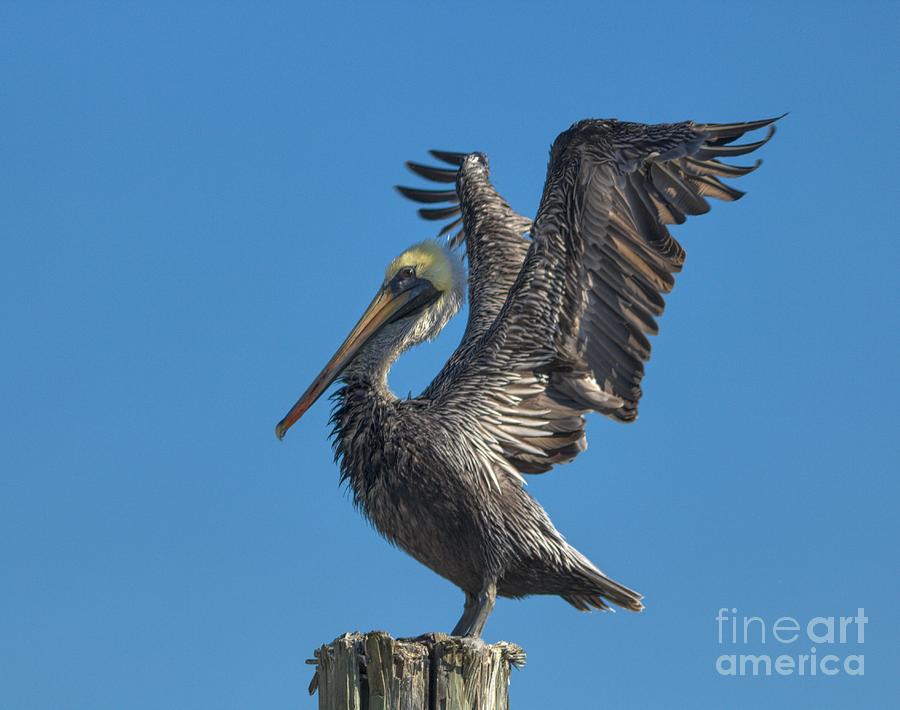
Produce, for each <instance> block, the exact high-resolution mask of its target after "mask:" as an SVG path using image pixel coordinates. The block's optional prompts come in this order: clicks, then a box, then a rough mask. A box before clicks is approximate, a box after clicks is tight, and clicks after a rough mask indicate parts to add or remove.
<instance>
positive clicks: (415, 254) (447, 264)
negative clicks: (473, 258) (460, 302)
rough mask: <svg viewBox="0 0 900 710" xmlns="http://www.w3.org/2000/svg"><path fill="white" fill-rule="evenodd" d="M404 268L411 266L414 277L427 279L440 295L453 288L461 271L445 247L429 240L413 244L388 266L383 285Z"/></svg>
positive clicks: (457, 261)
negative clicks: (413, 270)
mask: <svg viewBox="0 0 900 710" xmlns="http://www.w3.org/2000/svg"><path fill="white" fill-rule="evenodd" d="M406 266H412V267H413V268H414V269H415V270H416V276H418V277H419V278H421V279H428V280H429V281H430V282H431V283H432V285H433V286H434V287H435V288H436V289H437V290H438V291H441V292H442V293H446V292H448V291H451V290H452V289H453V288H454V286H455V285H456V283H457V282H458V280H459V275H460V273H461V270H462V269H461V265H460V264H459V260H458V259H455V258H454V256H453V255H452V254H450V252H449V251H448V250H447V249H446V248H445V247H443V246H441V245H440V244H438V243H437V242H435V241H431V240H428V241H424V242H420V243H419V244H414V245H413V246H411V247H410V248H409V249H407V250H406V251H405V252H403V253H402V254H401V255H400V256H398V257H397V258H396V259H394V260H393V261H392V262H391V263H390V264H388V267H387V269H385V271H384V281H385V283H388V282H389V281H390V280H391V279H392V278H394V275H395V274H396V273H397V272H398V271H400V269H402V268H404V267H406Z"/></svg>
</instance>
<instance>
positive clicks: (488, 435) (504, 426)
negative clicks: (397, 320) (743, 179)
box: [426, 119, 777, 475]
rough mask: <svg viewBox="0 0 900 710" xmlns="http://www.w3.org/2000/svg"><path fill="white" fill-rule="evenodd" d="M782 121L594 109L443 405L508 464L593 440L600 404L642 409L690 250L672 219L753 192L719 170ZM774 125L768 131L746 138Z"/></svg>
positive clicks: (459, 363) (553, 157) (617, 410)
mask: <svg viewBox="0 0 900 710" xmlns="http://www.w3.org/2000/svg"><path fill="white" fill-rule="evenodd" d="M775 120H777V119H768V120H762V121H752V122H748V123H733V124H694V123H692V122H685V123H677V124H663V125H653V126H651V125H644V124H637V123H624V122H619V121H615V120H587V121H581V122H579V123H576V124H575V125H573V126H572V127H571V128H570V129H569V130H567V131H566V132H564V133H562V134H561V135H560V136H559V137H558V138H557V139H556V141H555V142H554V144H553V147H552V149H551V152H550V162H549V166H548V170H547V180H546V183H545V186H544V192H543V197H542V198H541V204H540V208H539V210H538V215H537V217H536V219H535V221H534V224H533V226H532V228H531V236H532V241H531V243H530V245H529V248H528V252H527V254H526V256H525V260H524V263H523V264H522V267H521V269H520V270H519V272H518V274H517V276H516V279H515V282H514V283H513V285H512V287H511V288H509V289H508V295H507V298H506V300H505V302H504V304H503V306H502V308H501V309H500V311H499V313H498V314H497V315H496V317H495V318H494V319H493V321H492V323H491V324H490V326H489V327H487V328H486V329H484V330H481V331H480V334H479V335H478V336H477V340H475V341H473V343H471V344H470V345H469V347H468V348H467V349H466V351H465V352H464V353H463V356H462V357H458V358H455V359H453V358H451V361H450V362H448V364H447V366H446V367H445V368H444V370H443V371H442V372H441V373H440V374H439V375H438V377H437V378H436V379H435V381H434V382H433V383H432V385H431V386H430V387H429V389H428V390H427V391H426V396H427V397H429V398H430V399H432V400H433V402H434V403H435V404H436V405H438V406H440V408H441V412H442V415H444V416H448V417H456V418H462V419H464V420H465V421H464V422H463V424H464V426H465V427H466V428H464V430H466V431H471V432H473V433H474V435H473V439H478V441H479V442H480V443H479V444H478V446H480V447H481V452H482V453H483V455H484V456H487V457H489V458H490V459H491V461H492V462H493V464H494V468H495V469H505V470H506V471H508V472H510V473H513V474H516V475H518V473H519V472H522V473H540V472H544V471H547V470H549V469H550V468H551V467H552V466H553V465H554V464H556V463H559V462H562V461H567V460H570V459H571V458H573V457H574V456H575V455H577V454H578V452H579V451H582V450H583V449H584V448H585V445H586V444H585V438H584V419H583V417H582V415H583V414H584V413H586V412H588V411H592V410H593V411H599V412H601V413H603V414H605V415H607V416H610V417H612V418H614V419H617V420H620V421H626V422H627V421H632V420H634V419H635V418H636V417H637V408H638V402H639V400H640V398H641V386H640V383H641V379H642V377H643V375H644V363H645V362H646V361H647V360H648V359H649V357H650V342H649V340H648V337H647V336H648V335H653V334H656V333H657V330H658V329H657V323H656V319H657V318H658V317H659V316H660V315H661V314H662V312H663V308H664V305H665V304H664V301H663V295H664V294H666V293H668V292H669V291H670V290H671V289H672V287H673V285H674V275H675V274H676V273H677V272H678V271H680V269H681V266H682V264H683V262H684V258H685V253H684V250H683V249H682V247H681V245H680V244H679V243H678V242H677V241H676V240H675V239H674V238H673V237H672V236H671V235H670V234H669V231H668V229H667V225H670V224H680V223H682V222H684V221H685V219H686V216H688V215H697V214H702V213H704V212H707V211H708V210H709V204H708V203H707V201H706V198H707V197H715V198H717V199H720V200H725V201H733V200H736V199H738V198H739V197H741V195H742V194H743V193H741V192H739V191H737V190H735V189H733V188H732V187H729V186H728V185H726V184H725V183H723V182H722V181H721V180H720V178H723V177H740V176H741V175H745V174H747V173H749V172H751V171H752V170H754V169H755V168H756V167H758V165H759V162H757V163H756V164H755V165H752V166H747V167H739V166H733V165H728V164H725V163H722V162H721V161H720V160H719V158H722V157H730V156H740V155H744V154H746V153H750V152H752V151H754V150H756V149H757V148H759V147H760V146H761V145H763V144H764V143H766V142H767V141H768V140H769V139H770V138H771V136H772V135H773V133H774V125H772V124H773V123H774V121H775ZM766 126H769V127H770V129H769V134H768V135H767V136H766V137H765V138H764V139H762V140H760V141H758V142H751V143H746V144H742V145H734V144H733V142H734V141H735V140H737V139H738V138H740V137H741V136H742V135H743V134H744V133H747V132H748V131H752V130H755V129H758V128H763V127H766ZM469 165H470V161H469V160H468V159H466V160H465V161H463V162H462V164H461V173H467V172H468V170H469V169H470V168H469ZM472 169H473V170H474V169H475V168H474V166H472ZM466 180H467V178H466V177H465V176H463V175H462V174H461V175H460V176H459V177H458V184H465V182H466ZM458 192H459V191H458ZM460 194H462V193H460ZM461 205H463V214H464V215H465V213H466V209H465V202H464V200H461ZM466 225H467V228H468V223H466ZM471 236H472V235H471V233H470V234H469V237H468V239H471ZM488 243H489V242H488V241H485V242H484V245H485V246H486V245H487V244H488ZM469 249H470V251H471V247H469ZM482 258H484V257H482ZM471 268H472V264H470V269H471ZM477 274H478V272H477V271H474V270H473V272H472V273H471V275H470V282H471V281H474V280H476V279H477V278H478V276H477ZM470 285H471V288H472V290H473V291H476V290H477V289H478V288H479V285H478V284H475V283H472V284H470Z"/></svg>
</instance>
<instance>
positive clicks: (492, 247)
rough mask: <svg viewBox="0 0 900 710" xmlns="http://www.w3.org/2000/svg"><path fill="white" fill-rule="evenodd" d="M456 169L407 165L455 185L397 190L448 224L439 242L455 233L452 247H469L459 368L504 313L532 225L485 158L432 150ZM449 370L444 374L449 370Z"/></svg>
mask: <svg viewBox="0 0 900 710" xmlns="http://www.w3.org/2000/svg"><path fill="white" fill-rule="evenodd" d="M431 154H432V156H433V157H435V158H437V159H438V160H440V161H442V162H444V163H446V164H447V165H451V166H453V167H452V168H446V167H434V166H430V165H422V164H420V163H413V162H407V163H406V167H407V168H409V170H411V171H412V172H413V173H415V174H416V175H419V176H421V177H423V178H425V179H427V180H431V181H433V182H439V183H452V186H448V187H447V188H446V189H443V190H439V189H438V190H426V189H420V188H411V187H402V186H400V185H398V186H397V191H398V192H399V193H400V194H401V195H403V196H404V197H407V198H409V199H411V200H414V201H415V202H419V203H424V204H428V205H431V206H429V207H423V208H420V209H419V215H420V216H421V217H423V218H425V219H427V220H435V221H437V220H445V219H450V220H452V221H450V222H449V223H448V224H446V225H445V226H443V227H442V229H441V230H440V232H439V236H443V235H445V234H449V233H451V232H453V234H452V236H451V237H450V238H449V240H450V244H451V246H454V247H456V246H459V245H460V244H465V249H466V259H467V261H468V264H469V320H468V322H467V324H466V330H465V333H464V334H463V338H462V341H461V342H460V345H459V347H458V348H457V349H456V352H454V353H453V355H452V356H451V357H450V361H449V363H448V365H449V364H451V363H459V362H461V361H462V360H464V359H465V357H466V353H468V352H469V351H470V350H471V349H472V348H473V347H474V346H475V345H476V344H477V343H478V341H479V339H480V338H481V336H482V335H483V334H484V332H485V331H486V330H487V329H488V328H490V326H491V324H492V323H493V322H494V320H495V319H496V317H497V314H498V313H500V309H501V308H503V304H504V303H505V302H506V297H507V295H508V293H509V289H510V287H511V286H512V285H513V282H514V281H515V280H516V276H517V275H518V273H519V270H520V269H521V268H522V262H523V261H524V260H525V254H526V253H527V251H528V247H529V245H530V244H531V240H530V239H527V238H526V236H525V235H526V233H527V232H528V230H529V229H530V228H531V220H530V219H528V218H527V217H523V216H522V215H520V214H518V213H517V212H515V211H514V210H513V209H512V208H511V207H510V206H509V205H508V204H507V202H506V200H504V199H503V198H502V197H501V196H500V195H499V193H498V192H497V190H496V189H494V186H493V185H492V184H491V182H490V179H489V168H488V162H487V157H485V156H484V155H483V154H481V153H469V154H466V153H449V152H447V151H440V150H432V151H431ZM445 370H446V368H445Z"/></svg>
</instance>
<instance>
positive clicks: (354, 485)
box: [276, 119, 777, 637]
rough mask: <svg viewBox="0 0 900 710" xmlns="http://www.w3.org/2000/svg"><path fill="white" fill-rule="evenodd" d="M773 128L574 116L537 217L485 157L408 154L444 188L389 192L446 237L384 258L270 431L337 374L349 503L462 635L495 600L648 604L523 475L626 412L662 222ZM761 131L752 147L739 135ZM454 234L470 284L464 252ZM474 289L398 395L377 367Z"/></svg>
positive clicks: (671, 260)
mask: <svg viewBox="0 0 900 710" xmlns="http://www.w3.org/2000/svg"><path fill="white" fill-rule="evenodd" d="M775 120H777V119H767V120H762V121H753V122H747V123H732V124H695V123H693V122H684V123H677V124H663V125H644V124H637V123H624V122H619V121H616V120H585V121H580V122H578V123H576V124H574V125H573V126H572V127H571V128H570V129H568V130H567V131H565V132H564V133H562V134H561V135H560V136H559V137H558V138H557V139H556V141H555V142H554V144H553V146H552V148H551V151H550V161H549V166H548V170H547V179H546V183H545V186H544V193H543V197H542V199H541V203H540V206H539V208H538V211H537V215H536V217H535V219H534V221H531V220H529V219H527V218H525V217H523V216H522V215H520V214H517V213H516V212H514V211H513V210H512V209H511V208H510V207H509V205H508V204H507V203H506V201H505V200H504V199H503V198H502V197H501V196H500V195H499V194H498V193H497V191H496V190H495V188H494V186H493V185H492V184H491V181H490V178H489V169H488V163H487V159H486V158H485V156H484V155H482V154H480V153H470V154H464V153H447V152H442V151H432V155H433V156H434V157H435V158H437V159H438V160H440V161H442V162H444V163H446V164H447V165H448V166H450V167H434V166H426V165H421V164H418V163H407V166H408V167H409V168H410V170H412V171H413V172H414V173H416V174H417V175H419V176H421V177H423V178H425V179H428V180H431V181H434V182H438V183H446V184H448V185H450V187H447V188H445V189H436V190H435V189H428V190H426V189H418V188H405V187H400V188H398V190H399V191H400V192H401V193H402V194H403V195H404V196H406V197H408V198H410V199H412V200H415V201H418V202H421V203H426V204H437V203H443V206H439V207H426V208H422V209H420V210H419V212H420V214H421V215H422V216H423V217H424V218H426V219H432V220H438V219H451V220H452V221H451V222H450V223H449V224H448V225H447V226H446V227H444V228H443V229H442V230H441V235H440V236H443V235H444V234H447V233H450V232H453V231H454V230H456V232H455V234H454V235H453V236H452V237H450V238H449V239H447V241H446V243H441V242H439V241H437V240H431V241H425V242H422V243H420V244H416V245H414V246H413V247H411V248H410V249H408V250H406V251H405V252H404V253H403V254H401V255H400V256H399V257H397V258H396V259H394V260H393V261H392V262H391V263H390V265H389V266H388V267H387V269H386V271H385V277H384V280H383V283H382V286H381V288H380V289H379V290H378V292H377V294H376V296H375V298H374V299H373V301H372V303H371V305H370V306H369V308H368V309H367V310H366V312H365V314H364V315H363V317H362V318H361V319H360V321H359V323H357V325H356V326H355V327H354V328H353V330H352V331H351V333H350V335H349V336H348V337H347V339H346V340H345V341H344V343H343V344H342V345H341V346H340V348H338V350H337V352H336V353H335V355H334V357H332V359H331V360H330V361H329V362H328V363H327V364H326V366H325V368H324V369H323V370H322V372H321V373H320V374H319V376H318V377H316V379H315V380H314V381H313V383H312V384H311V385H310V387H309V388H308V389H307V391H306V392H305V393H304V394H303V395H302V396H301V397H300V399H299V400H298V401H297V403H296V404H295V405H294V407H293V408H292V409H291V410H290V411H289V412H288V414H287V416H285V418H284V419H283V420H282V421H281V422H279V424H278V426H277V427H276V433H277V435H278V437H279V438H282V437H283V436H284V434H285V433H286V432H287V430H288V429H289V428H290V427H291V425H293V424H294V423H295V422H296V421H297V420H298V419H299V418H300V417H301V416H302V415H303V413H304V412H305V411H306V410H307V409H309V407H311V406H312V404H313V403H314V402H315V401H316V400H317V399H318V398H319V397H320V396H321V395H322V394H323V393H324V392H325V391H326V389H327V388H328V387H329V386H330V385H331V384H332V383H333V382H334V381H336V380H340V381H341V383H342V385H341V387H340V388H339V389H338V390H337V391H336V392H335V394H334V396H333V398H334V402H335V407H334V411H333V415H332V423H333V432H332V437H333V442H334V446H335V452H336V456H337V458H338V460H339V461H340V467H341V480H342V481H345V482H346V483H347V484H348V485H349V487H350V489H351V491H352V494H353V500H354V503H355V504H356V505H357V506H358V507H359V509H360V510H361V511H362V512H363V514H364V515H365V516H366V517H367V518H368V519H369V520H371V522H372V523H373V525H374V526H375V528H376V529H377V530H378V531H379V532H380V533H381V534H382V535H384V536H385V537H386V538H387V539H388V540H389V541H390V542H391V543H393V544H395V545H397V546H398V547H400V548H401V549H403V550H405V551H406V552H408V553H409V554H410V555H412V556H413V557H414V558H415V559H417V560H418V561H419V562H421V563H422V564H424V565H426V566H427V567H429V568H430V569H432V570H434V571H435V572H437V573H438V574H439V575H441V576H442V577H444V578H446V579H448V580H450V581H451V582H453V583H454V584H455V585H457V586H458V587H460V588H461V589H462V590H463V592H464V593H465V607H464V610H463V614H462V617H461V618H460V620H459V622H458V623H457V624H456V627H455V628H454V629H453V632H452V633H453V634H454V635H463V636H475V637H478V636H480V635H481V633H482V631H483V629H484V625H485V623H486V621H487V619H488V616H489V615H490V613H491V611H492V609H493V607H494V603H495V599H496V597H497V595H500V596H504V597H524V596H528V595H531V594H553V595H559V596H561V597H562V598H563V599H565V600H566V601H567V602H569V603H570V604H572V605H573V606H575V607H576V608H578V609H581V610H588V609H591V608H596V609H602V610H605V609H608V608H609V603H610V602H611V603H613V604H615V605H617V606H620V607H623V608H625V609H629V610H631V611H640V610H641V609H642V608H643V605H642V603H641V595H640V594H638V593H637V592H635V591H633V590H631V589H629V588H628V587H626V586H624V585H622V584H619V583H618V582H615V581H613V580H612V579H610V578H609V577H607V576H606V575H605V574H604V573H603V572H601V571H600V570H599V569H598V568H597V567H596V566H595V565H594V564H593V563H592V562H591V561H590V560H588V559H587V558H586V557H585V556H584V555H582V554H581V553H580V552H578V551H577V550H576V549H575V548H574V547H572V546H571V545H569V544H568V543H567V542H566V540H565V539H564V538H563V536H562V535H561V534H560V533H559V532H558V531H557V530H556V528H555V527H554V525H553V523H552V522H551V521H550V518H549V517H548V516H547V514H546V512H545V511H544V509H543V508H542V507H541V506H540V504H539V503H538V502H537V501H536V500H535V499H534V498H533V497H531V496H530V495H529V494H528V493H527V492H526V490H525V486H524V478H523V475H527V474H537V473H543V472H546V471H549V470H550V469H551V468H553V467H554V466H555V465H557V464H560V463H564V462H567V461H570V460H571V459H573V458H574V457H575V456H577V455H578V454H579V453H580V452H581V451H583V450H584V449H585V448H586V440H585V434H584V426H585V419H584V416H585V415H586V414H587V413H588V412H591V411H595V412H599V413H601V414H603V415H606V416H608V417H610V418H612V419H615V420H617V421H621V422H630V421H633V420H634V419H635V418H636V417H637V405H638V401H639V399H640V397H641V388H640V382H641V378H642V377H643V373H644V363H645V362H646V361H647V360H648V359H649V356H650V344H649V341H648V339H647V336H648V335H652V334H656V332H657V325H656V318H658V317H659V315H661V313H662V310H663V306H664V301H663V298H662V295H663V294H664V293H668V292H669V291H670V290H671V288H672V286H673V284H674V274H675V273H677V272H678V271H679V270H680V268H681V265H682V264H683V262H684V250H683V249H682V248H681V246H680V245H679V244H678V242H677V241H675V239H674V238H672V236H671V235H670V234H669V232H668V229H667V225H670V224H680V223H682V222H684V221H685V219H686V216H687V215H694V214H701V213H703V212H706V211H708V209H709V205H708V203H707V202H706V199H705V198H706V197H716V198H718V199H722V200H726V201H731V200H735V199H737V198H739V197H740V196H741V195H742V194H743V193H740V192H739V191H737V190H735V189H733V188H731V187H729V186H727V185H726V184H724V183H723V182H722V181H721V180H720V179H719V178H721V177H738V176H741V175H744V174H746V173H748V172H750V171H752V170H754V169H755V168H756V167H757V166H758V165H759V161H757V163H756V164H755V165H752V166H747V167H741V166H734V165H729V164H726V163H723V162H721V161H719V160H718V158H720V157H723V156H737V155H743V154H745V153H749V152H751V151H753V150H755V149H756V148H758V147H759V146H761V145H762V144H764V143H765V142H766V141H768V140H769V138H770V137H771V136H772V134H773V133H774V125H773V124H774V121H775ZM766 126H768V127H769V134H768V136H767V137H765V138H764V139H763V140H760V141H758V142H755V143H746V144H742V145H734V144H733V142H734V141H735V140H736V139H738V138H740V137H741V136H742V135H743V134H744V133H746V132H748V131H753V130H756V129H759V128H763V127H766ZM461 245H465V256H466V259H467V261H468V279H467V278H466V275H465V270H464V268H463V263H462V259H461V258H460V257H458V256H457V254H456V250H457V249H458V248H459V247H460V246H461ZM466 291H468V297H469V304H470V308H469V319H468V323H467V327H466V331H465V333H464V335H463V339H462V342H461V343H460V345H459V347H458V348H457V350H456V351H455V352H454V353H453V355H452V356H451V357H450V360H449V361H448V362H447V364H446V365H445V367H444V368H443V370H442V371H441V372H440V373H439V374H438V376H437V377H436V378H435V380H434V381H433V382H432V383H431V384H430V385H429V386H428V388H427V389H426V390H425V391H424V392H423V393H422V394H421V395H420V396H418V397H416V398H409V399H400V398H398V397H396V396H395V395H394V394H393V393H392V392H391V391H390V389H389V387H388V382H387V378H388V373H389V370H390V368H391V365H392V364H393V362H394V361H395V360H396V359H397V357H398V356H399V355H400V354H402V353H403V352H404V351H405V350H407V349H408V348H410V347H412V346H414V345H416V344H418V343H421V342H423V341H425V340H428V339H430V338H433V337H435V336H436V335H437V334H438V333H439V332H440V331H441V329H442V328H443V327H444V326H445V325H446V324H447V322H448V321H449V320H450V318H452V317H453V316H454V315H455V314H456V313H457V311H458V310H459V308H460V306H461V305H462V303H463V301H464V298H465V296H466Z"/></svg>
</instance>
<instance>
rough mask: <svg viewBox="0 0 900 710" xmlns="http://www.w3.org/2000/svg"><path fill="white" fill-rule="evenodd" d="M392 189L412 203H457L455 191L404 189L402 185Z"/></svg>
mask: <svg viewBox="0 0 900 710" xmlns="http://www.w3.org/2000/svg"><path fill="white" fill-rule="evenodd" d="M394 189H395V190H396V191H397V192H399V193H400V194H401V195H403V196H404V197H405V198H407V199H408V200H412V201H413V202H423V203H426V204H428V203H434V202H454V203H455V202H459V198H458V197H457V195H456V190H422V189H420V188H416V187H405V186H403V185H394Z"/></svg>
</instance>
